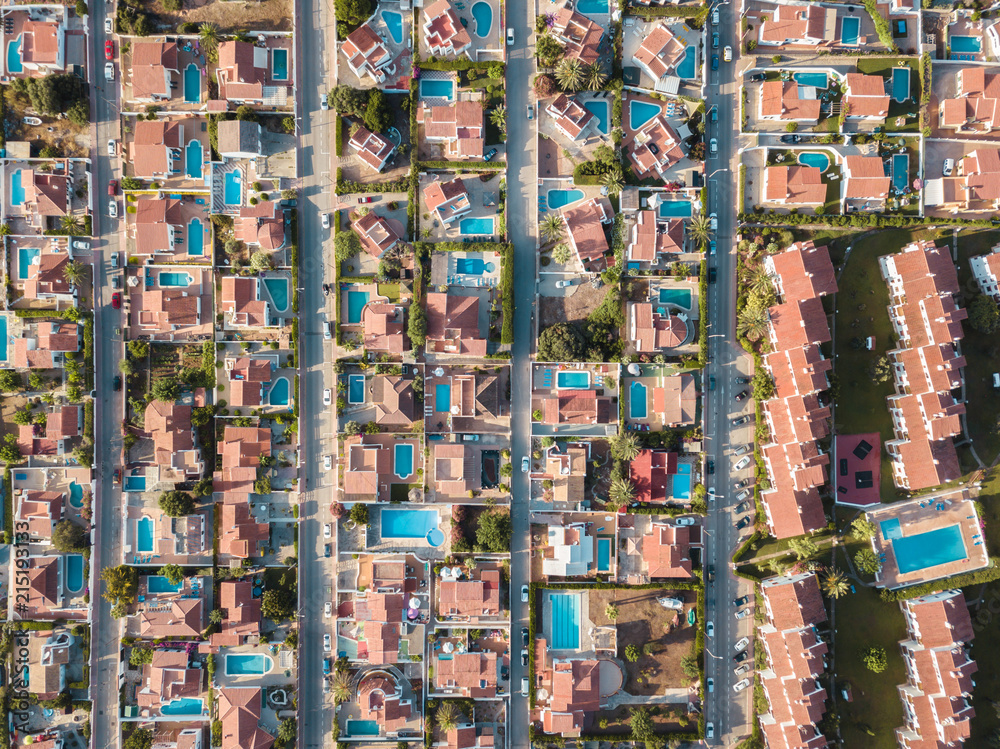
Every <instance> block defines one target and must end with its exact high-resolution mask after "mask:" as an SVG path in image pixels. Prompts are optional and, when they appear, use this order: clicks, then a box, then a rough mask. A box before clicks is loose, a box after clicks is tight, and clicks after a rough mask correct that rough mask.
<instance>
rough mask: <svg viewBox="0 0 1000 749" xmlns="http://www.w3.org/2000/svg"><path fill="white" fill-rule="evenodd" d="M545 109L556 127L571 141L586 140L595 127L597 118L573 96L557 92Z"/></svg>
mask: <svg viewBox="0 0 1000 749" xmlns="http://www.w3.org/2000/svg"><path fill="white" fill-rule="evenodd" d="M545 111H546V112H547V113H548V115H549V116H550V117H552V119H553V121H554V122H555V125H556V129H557V130H559V132H561V133H562V134H563V135H565V136H566V137H567V138H569V139H570V140H572V141H576V140H581V139H583V140H586V139H587V136H588V135H589V134H590V133H592V132H594V131H595V129H596V124H597V118H596V117H595V116H594V114H593V112H591V111H590V110H589V109H587V108H586V107H584V106H583V105H582V104H580V102H578V101H577V100H576V98H575V97H571V96H567V95H566V94H559V96H557V97H556V98H555V99H553V100H552V102H551V103H550V104H549V105H548V106H547V107H546V108H545ZM592 126H594V127H592Z"/></svg>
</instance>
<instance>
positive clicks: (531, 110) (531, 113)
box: [524, 104, 535, 120]
mask: <svg viewBox="0 0 1000 749" xmlns="http://www.w3.org/2000/svg"><path fill="white" fill-rule="evenodd" d="M524 111H525V114H526V115H527V116H528V119H529V120H533V119H535V108H534V107H533V106H531V105H530V104H529V105H528V106H526V107H525V108H524Z"/></svg>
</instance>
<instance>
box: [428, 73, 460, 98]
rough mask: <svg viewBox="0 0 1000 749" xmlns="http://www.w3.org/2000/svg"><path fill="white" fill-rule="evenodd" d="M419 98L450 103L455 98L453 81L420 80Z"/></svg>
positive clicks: (441, 79) (439, 79) (442, 79)
mask: <svg viewBox="0 0 1000 749" xmlns="http://www.w3.org/2000/svg"><path fill="white" fill-rule="evenodd" d="M420 98H421V99H447V100H448V101H452V100H453V99H454V98H455V81H453V80H449V79H448V78H421V79H420Z"/></svg>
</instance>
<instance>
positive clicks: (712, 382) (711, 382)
mask: <svg viewBox="0 0 1000 749" xmlns="http://www.w3.org/2000/svg"><path fill="white" fill-rule="evenodd" d="M708 389H709V390H715V375H709V376H708Z"/></svg>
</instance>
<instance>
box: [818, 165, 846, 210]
mask: <svg viewBox="0 0 1000 749" xmlns="http://www.w3.org/2000/svg"><path fill="white" fill-rule="evenodd" d="M834 170H836V172H837V174H840V167H836V166H831V167H830V168H829V169H827V170H826V171H825V172H823V175H822V177H821V179H822V180H823V184H824V185H826V202H825V203H824V204H823V213H840V186H841V185H842V184H843V180H840V179H830V175H831V174H832V173H833V172H834Z"/></svg>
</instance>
